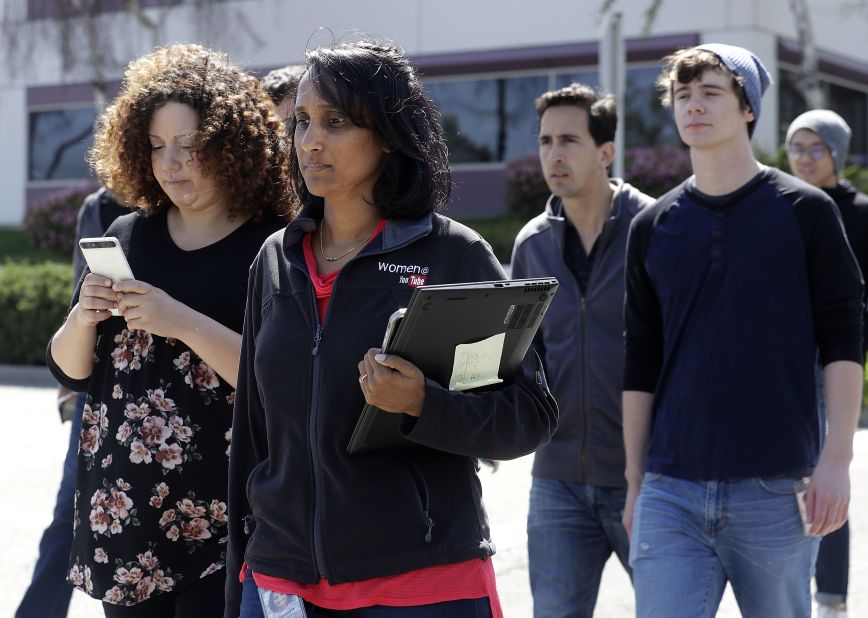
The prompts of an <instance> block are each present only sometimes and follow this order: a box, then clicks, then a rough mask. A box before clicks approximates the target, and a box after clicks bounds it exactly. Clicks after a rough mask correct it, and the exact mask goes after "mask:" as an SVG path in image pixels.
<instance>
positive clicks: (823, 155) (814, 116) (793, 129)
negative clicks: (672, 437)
mask: <svg viewBox="0 0 868 618" xmlns="http://www.w3.org/2000/svg"><path fill="white" fill-rule="evenodd" d="M850 136H851V131H850V127H849V126H848V125H847V123H846V121H845V120H844V119H843V118H841V116H839V115H838V114H836V113H835V112H833V111H831V110H828V109H815V110H811V111H809V112H805V113H804V114H802V115H801V116H799V117H797V118H796V119H795V120H793V122H792V123H791V124H790V126H789V128H788V129H787V140H786V146H787V156H788V157H789V162H790V168H791V169H792V170H793V173H794V174H795V175H796V176H798V177H799V178H801V179H802V180H804V181H805V182H808V183H810V184H812V185H814V186H815V187H818V188H820V189H822V190H823V191H825V192H826V193H827V194H828V195H829V197H831V198H832V199H833V200H835V204H837V206H838V210H839V211H840V212H841V219H842V220H843V222H844V230H845V232H846V233H847V238H848V239H849V241H850V246H851V248H852V249H853V253H854V255H855V256H856V260H857V261H858V262H859V268H860V269H861V270H862V273H863V274H864V273H865V272H868V271H866V269H868V195H865V194H864V193H859V192H858V191H857V190H856V188H855V187H854V186H853V185H851V184H850V183H849V182H847V181H846V180H843V179H841V171H842V170H843V169H844V165H845V162H846V160H847V153H848V151H849V149H850ZM863 324H868V316H866V318H865V320H864V321H863ZM865 332H866V331H865V329H864V327H863V335H864V333H865ZM862 348H863V351H864V350H866V349H868V340H866V339H864V338H863V343H862ZM819 402H820V409H821V413H823V412H824V410H823V407H822V402H823V400H822V398H820V399H819ZM849 568H850V527H849V525H848V524H846V523H845V524H844V526H843V527H841V528H840V529H838V530H836V531H835V532H833V533H831V534H829V535H826V536H825V537H823V540H822V541H821V542H820V551H819V554H818V555H817V570H816V573H815V577H816V582H817V596H816V599H817V618H844V617H845V616H846V615H847V609H846V608H847V588H848V583H849V582H848V579H849Z"/></svg>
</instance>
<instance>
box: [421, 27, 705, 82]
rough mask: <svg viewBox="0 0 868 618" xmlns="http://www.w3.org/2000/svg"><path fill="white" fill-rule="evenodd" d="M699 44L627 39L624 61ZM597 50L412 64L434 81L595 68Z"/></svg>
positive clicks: (428, 59)
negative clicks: (441, 77)
mask: <svg viewBox="0 0 868 618" xmlns="http://www.w3.org/2000/svg"><path fill="white" fill-rule="evenodd" d="M698 43H699V35H698V34H695V33H688V34H678V35H669V36H655V37H643V38H634V39H627V41H626V47H627V61H628V62H642V61H647V60H660V59H661V58H662V57H663V56H665V55H666V54H669V53H672V52H673V51H675V50H676V49H680V48H682V47H690V46H693V45H697V44H698ZM597 50H598V44H597V42H596V41H585V42H579V43H561V44H558V45H543V46H536V47H511V48H503V49H490V50H482V51H463V52H450V53H446V54H421V55H418V56H414V57H413V59H412V60H413V64H414V65H415V66H417V67H419V69H420V70H421V71H422V74H423V75H424V76H428V77H434V76H439V75H460V74H467V73H485V72H491V71H504V70H510V71H515V70H521V69H545V68H550V67H562V66H575V65H583V64H596V63H597Z"/></svg>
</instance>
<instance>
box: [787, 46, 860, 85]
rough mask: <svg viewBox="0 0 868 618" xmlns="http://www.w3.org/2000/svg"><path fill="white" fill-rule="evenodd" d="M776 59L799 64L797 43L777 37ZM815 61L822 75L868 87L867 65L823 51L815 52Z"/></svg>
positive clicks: (800, 57)
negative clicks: (826, 74) (825, 74)
mask: <svg viewBox="0 0 868 618" xmlns="http://www.w3.org/2000/svg"><path fill="white" fill-rule="evenodd" d="M778 59H779V60H784V61H786V62H790V63H792V64H799V63H800V62H801V61H802V50H801V48H800V47H799V44H798V42H796V41H794V40H792V39H785V38H781V37H778ZM817 60H818V63H819V65H820V71H822V72H823V73H828V74H829V75H834V76H835V77H840V78H842V79H849V80H851V81H854V82H858V83H860V84H865V85H868V63H865V62H859V61H858V60H853V59H852V58H847V57H845V56H840V55H838V54H834V53H831V52H824V51H818V52H817Z"/></svg>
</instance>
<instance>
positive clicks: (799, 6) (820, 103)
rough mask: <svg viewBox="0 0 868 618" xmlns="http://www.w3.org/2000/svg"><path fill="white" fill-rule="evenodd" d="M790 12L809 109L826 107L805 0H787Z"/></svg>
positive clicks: (803, 87)
mask: <svg viewBox="0 0 868 618" xmlns="http://www.w3.org/2000/svg"><path fill="white" fill-rule="evenodd" d="M789 2H790V12H791V13H792V14H793V19H794V20H795V22H796V32H797V33H798V36H799V47H800V48H801V50H802V65H801V77H802V89H803V90H804V94H805V102H806V103H807V104H808V108H809V109H818V108H823V107H826V93H825V92H824V91H823V89H822V87H821V86H820V70H819V67H818V65H817V47H816V46H815V45H814V31H813V28H812V27H811V16H810V15H809V14H808V5H807V2H806V1H805V0H789Z"/></svg>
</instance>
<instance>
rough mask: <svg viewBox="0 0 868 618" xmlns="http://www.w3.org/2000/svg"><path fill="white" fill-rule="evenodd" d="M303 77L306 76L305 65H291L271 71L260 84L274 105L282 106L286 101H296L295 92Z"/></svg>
mask: <svg viewBox="0 0 868 618" xmlns="http://www.w3.org/2000/svg"><path fill="white" fill-rule="evenodd" d="M302 75H304V65H301V64H290V65H287V66H285V67H280V68H279V69H274V70H273V71H269V72H268V73H267V74H266V75H265V77H263V78H262V79H261V80H260V82H259V83H261V84H262V88H263V89H264V90H265V92H267V93H268V96H270V97H271V100H272V101H274V104H275V105H280V104H281V103H283V101H284V100H285V99H288V98H290V97H292V99H293V100H294V99H295V91H296V89H297V88H298V82H300V81H301V77H302Z"/></svg>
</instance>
